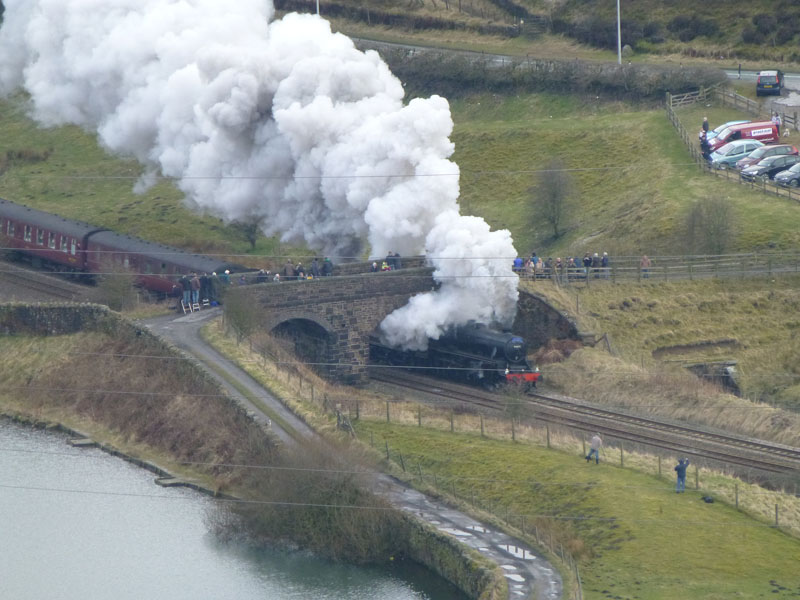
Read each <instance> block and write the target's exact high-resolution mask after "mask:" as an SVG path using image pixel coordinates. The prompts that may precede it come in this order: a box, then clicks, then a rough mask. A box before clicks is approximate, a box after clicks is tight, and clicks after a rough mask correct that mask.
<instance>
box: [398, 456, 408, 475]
mask: <svg viewBox="0 0 800 600" xmlns="http://www.w3.org/2000/svg"><path fill="white" fill-rule="evenodd" d="M397 456H399V457H400V466H401V467H403V473H405V472H406V462H405V461H404V460H403V453H402V452H398V453H397Z"/></svg>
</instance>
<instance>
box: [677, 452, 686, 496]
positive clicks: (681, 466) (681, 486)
mask: <svg viewBox="0 0 800 600" xmlns="http://www.w3.org/2000/svg"><path fill="white" fill-rule="evenodd" d="M688 466H689V459H688V458H681V459H680V460H679V461H678V464H677V465H675V473H676V474H677V476H678V479H677V481H676V482H675V493H676V494H682V493H683V492H685V491H686V468H687V467H688Z"/></svg>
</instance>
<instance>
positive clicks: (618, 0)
mask: <svg viewBox="0 0 800 600" xmlns="http://www.w3.org/2000/svg"><path fill="white" fill-rule="evenodd" d="M617 14H619V0H617ZM317 16H319V0H317Z"/></svg>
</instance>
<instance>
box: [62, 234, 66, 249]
mask: <svg viewBox="0 0 800 600" xmlns="http://www.w3.org/2000/svg"><path fill="white" fill-rule="evenodd" d="M61 251H62V252H66V251H67V236H65V235H62V236H61Z"/></svg>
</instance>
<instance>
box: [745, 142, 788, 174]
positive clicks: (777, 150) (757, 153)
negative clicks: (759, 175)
mask: <svg viewBox="0 0 800 600" xmlns="http://www.w3.org/2000/svg"><path fill="white" fill-rule="evenodd" d="M781 154H799V153H798V151H797V148H796V147H795V146H792V145H791V144H767V145H766V146H761V147H760V148H756V149H755V150H753V151H752V152H751V153H750V154H748V155H747V156H746V157H745V158H741V159H739V160H737V161H736V168H737V169H739V170H740V171H741V170H742V169H744V168H746V167H749V166H750V165H754V164H756V163H757V162H760V161H761V160H763V159H765V158H767V157H769V156H778V155H781Z"/></svg>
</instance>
